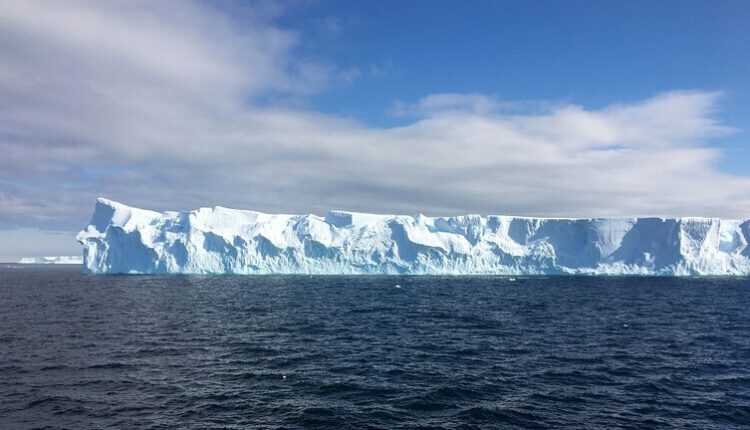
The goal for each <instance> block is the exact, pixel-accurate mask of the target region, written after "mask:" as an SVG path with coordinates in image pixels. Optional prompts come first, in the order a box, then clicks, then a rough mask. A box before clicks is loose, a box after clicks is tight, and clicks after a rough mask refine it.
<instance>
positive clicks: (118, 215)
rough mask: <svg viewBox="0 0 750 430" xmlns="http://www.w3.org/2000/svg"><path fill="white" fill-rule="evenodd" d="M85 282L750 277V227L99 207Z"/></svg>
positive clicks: (748, 223)
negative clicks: (156, 277) (113, 278)
mask: <svg viewBox="0 0 750 430" xmlns="http://www.w3.org/2000/svg"><path fill="white" fill-rule="evenodd" d="M77 239H78V241H79V242H81V244H82V245H83V257H84V271H85V272H88V273H142V274H170V273H172V274H431V275H481V274H488V275H489V274H496V275H542V274H591V275H596V274H603V275H667V276H689V275H750V247H749V246H748V242H750V220H744V221H739V220H721V219H717V218H695V217H691V218H580V219H570V218H532V217H513V216H487V217H483V216H479V215H464V216H453V217H427V216H423V215H417V216H413V217H412V216H401V215H371V214H362V213H355V212H343V211H331V212H329V213H328V214H327V215H326V216H324V217H320V216H317V215H279V214H266V213H262V212H256V211H247V210H235V209H227V208H223V207H218V206H217V207H214V208H201V209H197V210H194V211H189V212H187V211H186V212H164V213H157V212H153V211H148V210H143V209H137V208H133V207H129V206H126V205H124V204H121V203H117V202H114V201H111V200H107V199H103V198H100V199H98V200H97V203H96V209H95V211H94V215H93V217H92V219H91V222H90V224H89V225H88V226H87V227H86V228H85V229H84V230H83V231H81V232H80V233H78V235H77Z"/></svg>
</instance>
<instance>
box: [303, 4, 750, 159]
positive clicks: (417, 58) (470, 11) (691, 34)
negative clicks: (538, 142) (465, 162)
mask: <svg viewBox="0 0 750 430" xmlns="http://www.w3.org/2000/svg"><path fill="white" fill-rule="evenodd" d="M326 17H336V21H335V22H336V24H337V26H339V28H340V30H339V31H340V32H341V33H342V34H345V36H344V37H341V38H338V39H337V40H335V41H333V42H332V43H330V46H323V49H324V50H325V51H326V53H327V54H328V55H330V56H331V57H332V58H334V59H335V60H336V61H337V62H339V63H341V64H353V65H363V64H364V65H366V64H372V65H373V66H375V67H377V68H379V69H383V70H384V71H386V72H387V73H388V75H389V76H388V77H389V79H386V78H385V77H384V78H383V79H367V80H364V79H363V80H358V81H356V82H355V83H353V84H352V85H351V86H348V87H346V88H341V89H340V90H338V91H330V92H326V93H324V94H321V95H319V96H318V97H316V98H315V102H314V103H315V106H316V107H317V108H319V109H321V110H325V111H327V112H332V113H338V114H344V115H352V116H356V117H358V118H362V119H363V120H365V121H367V122H368V123H371V124H374V125H380V126H391V125H395V124H403V123H404V120H403V119H402V118H397V117H394V116H392V115H389V111H388V107H389V106H390V105H391V103H392V102H393V100H394V99H397V100H404V101H414V100H418V99H419V98H421V97H422V96H423V95H424V94H431V93H436V92H456V93H484V94H493V95H496V96H498V97H500V98H503V99H508V100H559V101H563V102H572V103H578V104H582V105H585V106H587V107H592V108H596V107H601V106H606V105H608V104H611V103H612V102H613V101H620V102H633V101H638V100H642V99H644V98H647V97H649V96H651V95H653V94H655V93H658V92H661V91H665V90H673V89H702V90H714V91H723V92H725V93H726V97H725V98H724V100H723V101H722V104H721V110H722V112H721V116H722V118H725V119H726V122H727V123H729V124H732V125H734V126H737V127H739V128H742V129H743V130H746V129H748V126H750V120H749V119H748V118H750V79H748V78H747V76H750V32H749V31H748V26H750V3H748V2H743V1H715V2H712V1H662V2H653V1H621V2H616V1H606V2H602V1H477V2H470V3H466V2H458V1H449V2H434V1H411V2H394V1H383V2H347V1H336V2H325V3H322V4H321V7H311V8H302V9H299V10H298V11H297V13H295V14H294V15H293V17H290V20H289V22H290V23H293V22H294V21H296V20H302V21H307V22H311V24H307V26H309V28H310V30H309V31H310V32H311V33H313V34H314V33H315V25H316V24H315V22H316V20H325V19H326ZM321 45H326V43H325V41H323V42H321ZM743 141H744V139H743V136H741V135H738V136H735V137H733V138H727V139H724V140H723V141H722V142H720V143H719V144H722V145H724V146H726V147H727V148H728V151H727V153H726V155H727V156H726V157H724V158H723V159H722V167H723V168H725V169H727V170H729V171H732V172H735V173H738V174H748V173H750V170H749V169H750V168H748V163H747V162H746V161H747V160H748V156H750V147H748V146H747V145H743V144H742V142H743ZM738 157H743V158H744V159H743V158H738Z"/></svg>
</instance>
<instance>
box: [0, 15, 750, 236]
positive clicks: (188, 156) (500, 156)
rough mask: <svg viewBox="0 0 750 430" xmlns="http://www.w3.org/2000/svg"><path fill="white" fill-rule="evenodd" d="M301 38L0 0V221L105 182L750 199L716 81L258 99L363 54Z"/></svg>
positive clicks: (610, 207) (506, 200)
mask: <svg viewBox="0 0 750 430" xmlns="http://www.w3.org/2000/svg"><path fill="white" fill-rule="evenodd" d="M299 39H300V35H298V34H296V33H294V32H293V31H290V30H285V29H281V28H279V27H278V26H277V25H275V24H274V22H273V21H272V20H269V19H268V18H267V17H266V16H265V15H263V14H259V15H258V16H255V15H253V14H252V13H251V14H249V16H244V17H243V21H242V22H241V23H238V22H235V21H234V20H233V19H232V18H231V17H228V16H226V15H224V14H222V13H221V12H219V11H216V10H213V9H211V8H209V7H206V6H201V5H197V4H193V3H189V2H174V3H172V2H37V1H29V2H15V1H3V2H0V130H2V133H0V153H2V154H3V156H2V157H0V228H14V227H43V228H49V229H69V230H74V229H75V228H78V227H80V226H83V225H84V224H85V223H86V221H87V219H88V216H89V214H90V210H91V208H92V206H93V199H94V198H95V197H96V196H98V195H104V196H108V197H111V198H114V199H119V200H122V201H124V202H125V203H129V204H133V205H140V206H144V207H149V208H154V209H190V208H194V207H197V206H200V205H204V206H205V205H215V204H221V205H224V206H233V207H243V208H254V209H258V210H266V211H283V212H310V211H312V212H318V213H321V212H324V211H326V210H327V209H331V208H342V209H351V210H359V211H377V212H402V213H415V212H424V213H429V214H454V213H467V212H479V213H509V214H528V215H548V216H554V215H562V216H621V215H635V214H638V215H652V214H655V215H709V216H726V217H740V216H746V214H747V213H748V212H749V211H750V180H748V179H747V178H743V177H736V176H731V175H727V174H724V173H722V172H720V171H719V170H717V168H716V166H715V164H716V161H717V158H718V157H719V156H720V153H719V151H718V150H717V149H715V148H712V147H710V146H708V141H709V139H711V138H715V137H720V136H723V135H725V134H727V133H731V132H733V130H732V129H731V128H728V127H726V126H724V125H722V124H721V123H720V122H719V121H718V120H717V118H716V109H717V106H718V103H719V101H720V97H721V95H720V94H719V93H714V92H702V91H687V92H685V91H677V92H665V93H663V94H659V95H656V96H655V97H653V98H651V99H648V100H644V101H641V102H638V103H631V104H622V103H620V104H613V105H611V106H609V107H605V108H602V109H595V110H592V109H586V108H585V107H582V106H575V105H570V104H545V103H544V102H543V101H542V102H539V103H538V104H531V105H530V104H528V103H526V104H522V107H523V108H522V109H516V108H517V107H518V104H515V103H513V102H511V103H508V102H506V101H499V100H497V99H496V98H494V97H491V96H487V95H482V94H435V95H427V96H426V97H425V98H423V99H422V100H420V101H417V102H416V103H413V104H401V105H400V106H401V108H400V111H399V112H397V113H400V114H408V115H416V116H417V118H416V119H415V120H414V122H412V123H411V124H409V125H407V126H403V127H396V128H377V127H370V126H367V125H365V124H362V123H359V122H356V121H353V120H350V119H344V118H339V117H335V116H331V115H324V114H320V113H316V112H314V111H311V110H309V109H302V108H293V107H289V105H286V106H285V105H283V104H275V105H269V104H268V103H267V100H268V99H269V98H270V99H279V100H283V99H284V98H285V97H286V98H292V99H294V98H299V97H304V96H305V95H307V94H312V93H315V92H317V91H321V90H323V89H325V88H326V87H327V86H329V85H331V82H332V81H336V80H343V81H346V80H350V79H354V78H356V77H357V76H358V75H359V74H360V71H359V70H360V69H359V68H356V67H349V68H342V69H338V68H336V67H335V66H333V65H330V64H329V63H326V62H325V61H323V60H321V59H315V58H314V56H311V55H305V53H303V52H300V49H299ZM264 100H265V101H266V102H264ZM529 106H536V107H535V108H529ZM397 110H398V108H397Z"/></svg>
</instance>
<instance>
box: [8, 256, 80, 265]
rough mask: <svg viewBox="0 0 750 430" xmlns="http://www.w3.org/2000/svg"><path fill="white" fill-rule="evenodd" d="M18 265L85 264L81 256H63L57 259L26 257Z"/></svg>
mask: <svg viewBox="0 0 750 430" xmlns="http://www.w3.org/2000/svg"><path fill="white" fill-rule="evenodd" d="M18 264H83V257H82V256H80V255H62V256H56V257H24V258H22V259H20V260H18Z"/></svg>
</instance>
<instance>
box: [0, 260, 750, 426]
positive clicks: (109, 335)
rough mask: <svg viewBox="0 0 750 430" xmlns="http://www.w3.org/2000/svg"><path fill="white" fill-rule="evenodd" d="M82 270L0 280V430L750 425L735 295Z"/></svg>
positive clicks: (727, 283) (686, 282) (556, 281)
mask: <svg viewBox="0 0 750 430" xmlns="http://www.w3.org/2000/svg"><path fill="white" fill-rule="evenodd" d="M78 270H79V268H77V267H76V268H24V269H19V268H13V269H11V268H2V269H0V399H2V400H1V403H0V428H2V429H26V428H71V429H87V428H92V429H99V428H124V429H136V428H155V429H157V428H158V429H172V428H175V429H177V428H195V429H203V428H228V429H245V428H252V429H280V428H285V429H294V428H330V429H334V428H335V429H338V428H355V429H367V428H373V429H375V428H378V429H401V428H403V429H407V428H408V429H412V428H425V429H426V428H438V429H439V428H445V429H453V428H465V429H473V428H477V429H479V428H482V429H484V428H509V429H512V428H571V429H573V428H574V429H610V428H630V429H645V428H655V429H660V428H665V429H666V428H674V429H731V428H747V427H748V423H750V282H749V281H748V280H746V279H667V278H661V279H660V278H579V277H575V278H544V279H542V278H534V279H517V280H515V281H512V280H509V279H508V278H495V277H476V278H459V277H288V276H283V277H282V276H279V277H275V276H270V277H141V276H84V275H82V274H80V273H78ZM396 285H400V288H396Z"/></svg>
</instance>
